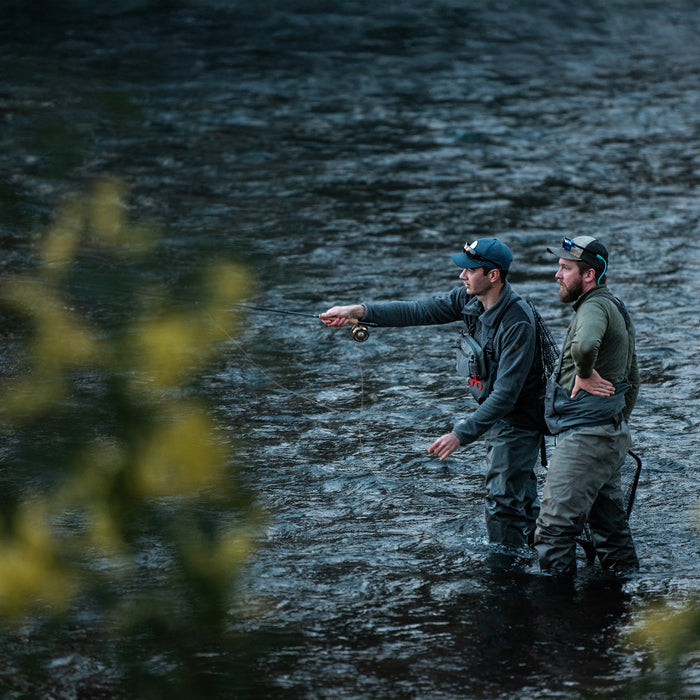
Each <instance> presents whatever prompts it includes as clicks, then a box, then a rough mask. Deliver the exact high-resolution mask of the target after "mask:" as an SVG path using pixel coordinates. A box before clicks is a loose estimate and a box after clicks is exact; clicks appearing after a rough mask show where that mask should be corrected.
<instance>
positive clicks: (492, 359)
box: [455, 297, 520, 403]
mask: <svg viewBox="0 0 700 700" xmlns="http://www.w3.org/2000/svg"><path fill="white" fill-rule="evenodd" d="M517 301H520V297H516V298H515V299H513V300H512V301H511V302H510V303H509V304H507V305H506V306H505V307H504V308H503V309H502V310H501V311H500V312H499V314H498V316H497V317H496V318H495V319H494V322H493V323H492V324H491V325H490V326H489V331H488V333H487V335H486V339H485V341H484V344H483V345H481V344H480V343H479V341H477V339H476V338H475V337H474V335H475V333H476V321H475V319H474V318H473V317H469V321H471V323H469V322H467V329H466V330H462V331H461V332H460V335H459V343H458V344H457V345H456V349H457V354H456V361H455V366H456V369H457V374H459V375H460V376H461V377H464V378H465V379H466V380H467V388H468V389H469V393H470V394H471V395H472V396H473V397H474V398H475V399H476V400H477V402H478V403H482V402H483V401H485V400H486V397H487V396H488V395H489V394H490V393H491V389H492V388H493V384H494V382H495V381H496V375H497V373H498V358H497V357H496V355H495V352H494V347H493V340H494V338H495V336H496V333H497V331H498V329H499V328H500V326H501V323H502V322H503V320H504V318H505V316H506V314H507V313H508V312H509V311H510V309H511V308H512V307H513V305H514V304H515V303H516V302H517Z"/></svg>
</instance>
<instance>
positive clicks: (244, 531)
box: [0, 181, 258, 698]
mask: <svg viewBox="0 0 700 700" xmlns="http://www.w3.org/2000/svg"><path fill="white" fill-rule="evenodd" d="M124 197H125V192H124V190H123V187H122V186H121V184H120V183H119V182H117V181H101V182H98V183H96V184H95V185H94V187H93V188H92V190H91V191H90V193H89V194H88V195H86V196H83V197H78V198H75V199H73V200H71V201H69V202H67V203H66V204H65V205H64V206H63V207H62V209H61V211H60V212H59V214H58V215H57V216H56V218H55V220H54V222H53V224H52V225H51V227H50V228H49V230H48V231H47V232H46V235H45V236H44V237H43V239H42V241H41V246H40V249H39V251H38V252H37V259H38V262H37V264H36V266H35V267H34V268H33V269H31V270H29V271H25V272H22V273H17V274H13V275H10V276H8V277H6V278H5V279H4V280H3V281H2V285H1V287H0V301H1V302H2V304H3V316H4V321H3V324H4V328H5V331H6V338H13V339H15V340H14V342H13V343H10V344H9V346H8V347H7V348H6V352H7V353H8V354H10V355H12V356H13V357H14V358H15V361H13V362H11V363H10V365H11V366H12V367H13V371H12V372H11V376H8V377H5V379H4V380H3V383H2V384H1V385H0V425H1V429H2V431H3V437H4V444H5V446H6V447H5V453H6V454H5V460H4V461H5V468H4V469H3V471H2V473H1V474H0V481H1V483H0V499H1V505H2V510H1V513H2V519H1V520H0V616H1V618H2V620H3V621H4V627H5V637H4V640H5V641H4V643H3V646H1V647H0V653H2V654H3V657H4V658H3V661H4V662H5V667H6V668H7V667H8V663H10V661H11V663H14V664H16V665H17V668H18V669H20V668H22V665H23V664H24V670H23V671H21V672H18V673H14V672H12V673H11V675H12V679H13V680H12V681H11V682H10V681H8V679H7V677H6V676H5V675H4V674H0V683H5V684H6V690H7V692H12V691H13V690H14V691H16V692H22V691H23V690H26V689H27V686H26V683H27V682H29V681H28V680H27V679H29V678H33V679H34V681H32V682H33V683H36V684H38V685H37V687H41V683H42V680H41V679H42V678H43V679H44V680H43V682H45V683H47V684H48V683H50V682H51V678H50V672H49V670H48V669H49V667H50V665H49V663H48V662H49V661H50V660H51V659H52V658H54V657H55V655H56V654H57V653H59V652H57V650H56V648H55V646H56V645H62V646H66V645H68V646H70V645H71V644H75V639H76V638H78V637H79V638H80V639H81V640H82V642H81V644H83V645H84V647H85V649H84V653H86V654H87V655H89V656H90V658H92V659H96V660H99V662H100V663H101V664H103V666H104V668H106V669H109V673H107V674H102V677H103V679H104V678H105V677H106V678H110V677H111V678H112V680H113V682H114V684H115V687H117V686H118V687H119V688H120V689H121V691H120V692H122V693H123V694H124V695H125V696H127V697H166V696H167V697H168V698H174V697H204V696H205V697H212V696H214V695H216V694H217V692H223V690H224V679H225V678H226V677H228V680H226V681H225V687H226V688H228V689H229V690H230V678H231V673H234V674H235V673H236V672H239V673H240V674H242V675H241V676H240V680H241V683H242V687H245V681H244V679H243V674H245V673H246V672H247V671H246V669H247V668H248V659H247V658H246V657H247V656H248V655H249V654H250V651H249V650H245V649H244V648H243V646H242V643H241V640H240V638H239V637H237V636H236V634H235V633H234V632H233V631H232V630H233V629H234V628H235V620H234V619H233V616H232V613H231V612H230V611H231V609H232V607H235V606H234V603H235V601H236V583H237V581H238V580H239V578H240V574H241V572H242V571H243V569H244V567H245V564H246V562H247V560H248V558H249V556H250V554H251V547H252V539H253V536H254V532H255V529H256V527H257V525H258V522H257V521H258V516H257V514H256V513H255V511H254V509H253V507H252V503H251V499H250V497H249V496H248V495H246V494H245V493H242V492H241V490H240V489H239V488H238V487H237V484H236V469H235V463H234V461H233V460H232V456H231V454H230V450H229V449H228V446H227V445H226V443H225V440H224V438H223V436H222V435H221V434H219V431H218V429H217V426H216V424H215V421H214V420H213V418H212V415H211V413H210V411H209V407H208V406H207V404H206V402H205V401H204V400H203V399H202V398H201V396H200V395H199V392H198V391H197V390H196V382H195V379H196V377H197V374H198V372H201V370H202V369H203V368H204V367H205V366H206V365H207V363H210V362H212V361H213V360H214V359H215V358H216V356H217V352H219V349H220V347H221V345H222V343H224V342H225V341H226V340H227V338H230V337H231V336H230V334H231V333H233V332H235V322H236V318H235V306H234V303H235V301H236V300H238V299H240V298H241V297H242V295H243V294H244V293H245V291H246V288H247V285H248V280H247V277H246V274H245V272H244V271H243V270H242V269H241V268H240V267H238V266H236V265H234V264H230V263H222V262H216V263H214V264H211V265H208V266H207V267H206V269H202V271H201V274H200V275H199V276H198V278H197V279H196V280H194V281H193V280H188V282H187V287H186V289H184V288H183V289H179V288H178V283H177V282H176V281H175V282H174V281H173V280H172V275H171V274H170V273H169V271H167V270H164V266H163V264H162V263H161V262H160V256H159V249H158V238H157V236H156V234H155V231H154V230H152V229H151V228H150V227H148V226H146V225H143V224H140V223H135V222H131V221H129V220H128V219H127V216H126V214H125V211H126V209H125V206H124ZM78 628H79V629H80V630H81V633H80V635H78V637H76V636H75V635H74V634H73V632H70V630H75V629H78ZM8 640H12V643H10V642H9V641H8ZM10 656H11V657H12V659H10V661H8V658H9V657H10ZM236 664H238V666H237V665H236ZM224 666H225V667H226V668H227V669H228V676H226V675H225V674H223V673H222V668H223V667H224ZM23 679H24V680H23ZM101 682H103V683H104V680H103V681H101ZM23 684H24V685H23ZM33 690H36V688H33Z"/></svg>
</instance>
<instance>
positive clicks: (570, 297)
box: [559, 280, 583, 304]
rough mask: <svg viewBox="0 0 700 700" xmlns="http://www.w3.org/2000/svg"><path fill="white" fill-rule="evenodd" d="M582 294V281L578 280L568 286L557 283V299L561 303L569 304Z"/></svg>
mask: <svg viewBox="0 0 700 700" xmlns="http://www.w3.org/2000/svg"><path fill="white" fill-rule="evenodd" d="M581 294H583V282H582V281H581V280H578V281H577V282H575V283H574V284H572V285H571V286H570V287H563V286H561V285H559V301H560V302H562V304H570V303H572V302H574V301H576V300H577V299H578V298H579V297H580V296H581Z"/></svg>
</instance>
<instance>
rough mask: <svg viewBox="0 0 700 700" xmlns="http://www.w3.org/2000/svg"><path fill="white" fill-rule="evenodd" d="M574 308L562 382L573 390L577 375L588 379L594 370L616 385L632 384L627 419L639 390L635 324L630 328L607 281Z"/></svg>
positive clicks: (625, 414) (592, 290)
mask: <svg viewBox="0 0 700 700" xmlns="http://www.w3.org/2000/svg"><path fill="white" fill-rule="evenodd" d="M573 309H574V317H573V319H572V320H571V324H570V326H569V331H568V334H567V336H566V341H565V343H564V350H563V352H564V355H563V359H562V365H561V372H560V374H559V384H561V386H562V387H564V389H566V390H567V391H569V392H571V391H572V389H573V388H574V381H575V379H576V375H578V376H579V377H581V378H582V379H587V378H588V377H590V376H591V374H592V372H593V370H596V371H597V372H598V374H600V376H601V377H603V378H604V379H607V380H608V381H610V382H612V383H613V384H616V385H617V384H621V383H624V382H627V383H629V385H630V388H629V389H628V391H627V393H626V394H625V408H624V410H623V413H624V416H625V418H626V419H628V418H629V416H630V414H631V413H632V409H633V408H634V404H635V402H636V400H637V394H638V393H639V369H638V367H637V355H636V352H635V336H634V325H633V324H632V321H631V320H630V321H629V328H627V325H626V322H625V316H624V314H623V312H622V310H621V309H620V308H619V307H618V305H617V304H616V303H615V302H614V301H613V299H612V294H611V293H610V291H609V290H608V288H607V286H606V285H604V284H600V285H598V286H597V287H594V288H593V289H590V290H589V291H588V292H586V293H585V294H583V295H582V296H581V297H580V298H579V299H577V300H576V301H575V302H574V303H573ZM628 318H629V317H628Z"/></svg>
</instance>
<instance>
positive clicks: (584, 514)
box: [535, 421, 639, 576]
mask: <svg viewBox="0 0 700 700" xmlns="http://www.w3.org/2000/svg"><path fill="white" fill-rule="evenodd" d="M630 444H631V439H630V432H629V428H628V427H627V424H626V423H625V422H624V421H623V422H622V423H621V424H620V425H619V426H615V425H613V424H612V423H610V424H607V425H598V426H580V427H577V428H572V429H571V430H567V431H564V432H563V433H560V434H559V435H558V436H557V445H556V447H555V449H554V452H553V453H552V457H551V459H550V463H549V469H548V471H547V480H546V482H545V486H544V489H543V492H542V503H541V508H540V514H539V517H538V518H537V529H536V530H535V549H536V550H537V555H538V557H539V563H540V568H541V569H542V570H543V571H548V572H551V573H553V574H562V575H567V576H574V575H575V574H576V541H575V538H576V537H578V536H579V535H580V534H581V532H582V531H583V527H584V524H585V523H586V522H588V525H589V527H590V530H591V537H592V539H593V544H594V545H595V548H596V554H597V556H598V559H599V560H600V563H601V565H602V566H603V567H604V568H606V569H612V570H616V571H630V570H636V569H638V568H639V560H638V559H637V554H636V551H635V548H634V542H633V541H632V534H631V532H630V528H629V524H628V523H627V517H626V513H625V506H624V502H623V494H622V488H621V485H620V467H621V466H622V464H623V462H624V461H625V456H626V454H627V451H628V450H629V448H630Z"/></svg>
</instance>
